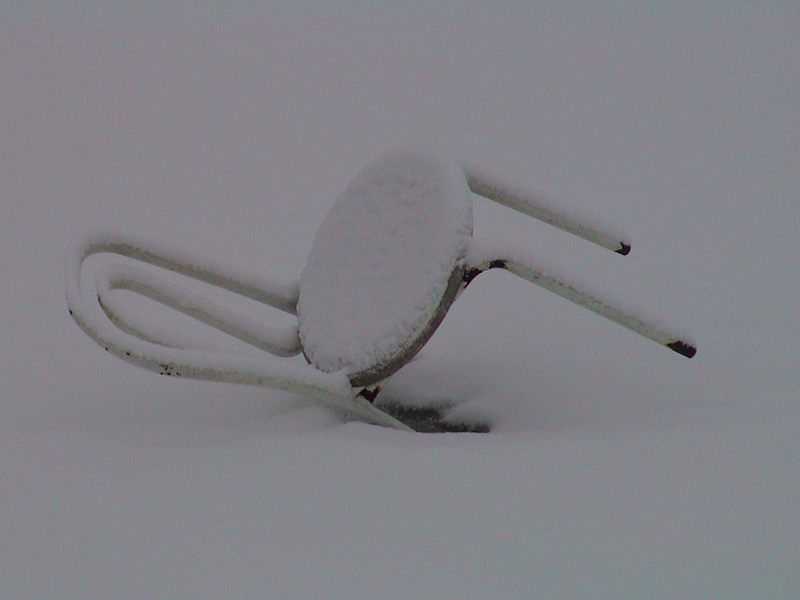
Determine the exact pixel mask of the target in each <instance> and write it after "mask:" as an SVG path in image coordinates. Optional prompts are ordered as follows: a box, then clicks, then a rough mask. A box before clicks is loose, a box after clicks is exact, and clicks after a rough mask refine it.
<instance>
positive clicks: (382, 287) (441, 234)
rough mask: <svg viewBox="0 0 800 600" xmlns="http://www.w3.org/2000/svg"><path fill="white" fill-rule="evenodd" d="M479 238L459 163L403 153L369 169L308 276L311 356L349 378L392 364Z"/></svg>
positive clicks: (415, 151) (325, 230)
mask: <svg viewBox="0 0 800 600" xmlns="http://www.w3.org/2000/svg"><path fill="white" fill-rule="evenodd" d="M471 235H472V200H471V198H470V193H469V188H468V187H467V182H466V177H465V175H464V172H463V170H462V169H461V167H460V166H459V165H458V164H457V163H455V162H454V161H451V160H449V159H447V158H443V157H442V156H441V155H440V154H439V153H437V152H435V151H431V150H428V149H421V148H409V147H404V148H400V149H397V150H394V151H392V152H390V153H389V154H387V155H385V156H383V157H381V158H379V159H377V160H375V161H374V162H372V163H371V164H369V165H368V166H367V167H366V168H365V169H364V170H363V171H361V173H359V174H358V176H356V178H355V179H354V180H353V181H352V182H351V183H350V185H349V186H348V188H347V189H346V190H345V191H344V193H343V194H341V195H340V196H339V197H338V198H337V199H336V202H335V203H334V205H333V207H332V208H331V210H330V212H329V213H328V214H327V215H326V217H325V219H324V220H323V222H322V224H321V226H320V228H319V231H318V232H317V235H316V237H315V239H314V245H313V247H312V250H311V253H310V255H309V257H308V262H307V263H306V266H305V268H304V270H303V272H302V274H301V277H300V295H299V301H298V304H297V315H298V320H299V333H300V339H301V341H302V345H303V351H304V353H305V355H306V357H307V358H308V360H309V361H310V362H311V363H312V364H313V365H315V366H316V367H318V368H319V369H322V370H323V371H337V370H340V369H343V370H345V371H346V372H347V373H350V374H354V373H359V372H362V371H365V370H367V369H371V368H374V367H376V366H381V365H383V364H386V363H387V362H388V361H390V360H391V358H392V357H393V356H394V355H395V353H397V352H398V351H399V350H401V349H402V348H403V346H404V344H405V343H406V342H407V341H408V340H409V339H410V338H412V337H413V336H414V334H415V333H416V332H418V331H419V330H420V329H421V328H423V327H424V326H425V325H426V324H427V323H428V321H429V320H430V319H431V317H432V316H433V313H434V312H435V309H436V307H437V306H438V304H439V302H440V300H441V298H442V296H443V294H444V291H445V289H446V286H447V281H448V278H449V277H450V275H451V273H452V272H453V270H454V269H455V268H456V267H457V266H458V265H459V264H460V263H461V262H463V260H464V257H465V255H466V252H467V245H468V241H469V237H470V236H471Z"/></svg>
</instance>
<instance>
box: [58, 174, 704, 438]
mask: <svg viewBox="0 0 800 600" xmlns="http://www.w3.org/2000/svg"><path fill="white" fill-rule="evenodd" d="M464 168H465V173H466V176H467V183H468V185H469V187H470V189H471V190H472V191H473V192H474V193H475V194H478V195H480V196H483V197H485V198H488V199H490V200H493V201H495V202H498V203H500V204H503V205H505V206H508V207H510V208H514V209H515V210H518V211H520V212H522V213H524V214H526V215H529V216H531V217H534V218H536V219H539V220H541V221H544V222H546V223H549V224H551V225H554V226H555V227H559V228H560V229H563V230H565V231H568V232H569V233H572V234H574V235H577V236H578V237H581V238H583V239H586V240H588V241H591V242H593V243H595V244H598V245H600V246H602V247H605V248H608V249H609V250H612V251H614V252H617V253H619V254H623V255H624V254H627V253H628V251H629V250H630V245H629V244H627V243H625V242H624V241H622V240H619V239H617V238H615V237H614V236H611V235H608V234H606V233H603V232H600V231H598V230H597V229H596V228H594V227H591V226H587V225H584V224H581V223H579V222H578V221H577V220H575V219H572V218H569V217H566V216H564V215H562V214H559V213H557V212H554V211H553V210H552V209H550V208H548V207H545V206H543V205H541V203H539V202H537V199H536V198H534V197H532V196H530V195H528V194H526V193H524V192H521V191H520V190H516V189H513V188H509V187H507V186H505V185H503V184H502V182H498V181H497V180H495V179H494V178H492V177H491V176H487V175H486V174H484V173H482V172H481V171H480V169H477V168H475V167H470V166H465V167H464ZM98 253H112V254H117V255H122V256H124V257H127V258H130V259H134V260H136V261H139V262H143V263H147V264H150V265H153V266H156V267H160V268H161V269H166V270H169V271H173V272H175V273H180V274H182V275H185V276H188V277H190V278H193V279H195V280H198V281H202V282H205V283H207V284H210V285H212V286H215V287H218V288H222V289H225V290H228V291H230V292H233V293H234V294H238V295H241V296H243V297H246V298H250V299H252V300H255V301H257V302H260V303H263V304H266V305H268V306H272V307H274V308H277V309H279V310H282V311H284V312H286V313H289V314H296V311H295V307H296V304H297V298H298V283H297V282H288V283H287V282H278V281H271V280H267V279H264V278H260V277H253V276H251V275H249V274H245V273H242V272H235V271H234V270H232V269H230V268H227V267H221V266H220V265H217V264H215V263H213V262H210V261H204V260H198V259H197V258H195V257H192V256H189V255H187V254H184V253H182V252H180V251H177V250H174V249H168V248H164V247H161V246H159V247H155V246H154V245H152V244H147V243H144V242H142V241H141V240H137V239H134V238H132V237H130V236H128V235H124V234H109V235H102V236H93V237H91V238H88V239H86V240H83V241H82V242H80V243H78V244H76V245H75V246H74V247H73V248H72V249H71V250H70V252H69V253H68V256H67V259H66V269H65V271H66V294H67V306H68V308H69V312H70V314H71V315H72V318H73V319H74V320H75V322H76V323H77V324H78V325H79V326H80V327H81V329H83V331H84V332H86V333H87V334H88V335H89V336H90V337H91V338H92V339H93V340H94V341H95V342H97V343H98V344H99V345H100V346H102V347H103V348H105V349H106V350H107V351H109V352H111V353H112V354H114V355H115V356H117V357H119V358H121V359H122V360H125V361H127V362H129V363H132V364H134V365H137V366H139V367H143V368H145V369H148V370H150V371H154V372H156V373H159V374H162V375H168V376H173V377H187V378H190V379H201V380H207V381H221V382H228V383H240V384H247V385H256V386H263V387H269V388H275V389H281V390H286V391H290V392H295V393H298V394H300V395H302V396H305V397H308V398H310V399H312V400H314V401H316V402H318V403H320V404H323V405H327V406H330V407H334V408H338V409H344V410H346V411H348V412H349V413H351V414H353V415H355V416H357V417H358V418H360V419H363V420H364V421H367V422H370V423H374V424H379V425H384V426H388V427H394V428H397V429H403V430H408V429H409V427H408V426H407V425H405V424H404V423H401V422H400V421H398V420H397V419H395V418H394V417H392V416H390V415H388V414H386V413H384V412H383V411H381V410H379V409H378V408H376V407H375V406H374V405H373V404H372V403H371V402H370V401H368V400H367V399H366V398H365V397H364V396H369V394H368V393H365V394H364V396H362V395H359V394H362V393H363V392H365V391H369V390H366V388H365V387H364V385H367V384H364V385H353V384H352V383H351V380H350V379H349V378H348V376H347V374H346V373H344V372H343V371H342V372H337V373H324V372H322V371H320V370H318V369H316V368H315V367H313V366H311V365H305V366H298V365H296V364H288V363H286V362H285V361H278V360H272V359H267V360H264V359H257V358H254V357H251V356H246V355H241V354H232V353H228V352H216V351H209V350H195V349H191V348H188V347H185V345H183V344H182V343H181V342H180V341H176V340H174V339H171V338H170V337H169V336H165V335H164V334H163V332H161V331H160V330H159V329H158V328H156V327H153V326H147V325H146V324H142V323H135V322H134V321H133V320H132V319H130V318H129V317H128V316H126V315H125V310H124V308H123V306H122V305H121V304H120V303H119V300H118V298H116V297H115V295H114V294H113V293H112V292H113V290H115V289H124V290H128V291H131V292H134V293H137V294H140V295H143V296H146V297H148V298H150V299H152V300H154V301H156V302H159V303H161V304H163V305H165V306H168V307H170V308H172V309H174V310H177V311H179V312H181V313H183V314H186V315H188V316H190V317H193V318H195V319H197V320H199V321H201V322H203V323H206V324H208V325H210V326H211V327H214V328H216V329H218V330H219V331H222V332H224V333H226V334H228V335H230V336H232V337H234V338H237V339H239V340H242V341H244V342H246V343H247V344H250V345H251V346H254V347H256V348H258V349H260V350H263V351H265V352H268V353H270V354H274V355H277V356H282V357H287V356H293V355H296V354H298V353H300V352H301V350H302V348H301V344H300V339H299V337H298V334H297V327H296V326H292V327H287V328H283V329H278V328H274V327H269V326H265V325H263V324H262V323H260V322H257V321H254V320H253V319H250V318H248V317H246V316H244V315H241V314H239V313H237V312H235V311H233V310H231V309H229V308H227V307H225V306H222V305H220V304H218V303H215V302H212V301H210V300H208V299H206V298H204V297H202V296H201V295H200V294H198V293H196V292H194V291H193V290H190V289H189V288H186V287H185V286H181V285H178V284H177V283H175V282H173V281H170V280H169V279H166V278H165V277H163V275H159V274H157V273H155V272H153V271H151V270H143V269H140V268H137V267H134V266H133V265H130V264H122V265H110V266H106V267H105V268H101V269H99V270H98V271H97V272H96V274H95V287H96V299H97V304H94V302H89V301H87V299H86V298H85V297H84V295H83V292H82V289H81V271H82V265H83V262H84V260H85V259H86V258H87V257H89V256H90V255H93V254H98ZM454 268H455V270H454V273H456V272H457V273H460V274H463V282H462V283H461V284H460V286H461V287H460V289H463V287H466V285H468V284H469V282H470V281H471V280H472V279H473V278H474V277H475V276H476V275H478V274H479V273H482V272H484V271H486V270H488V269H491V268H503V269H506V270H507V271H509V272H511V273H514V274H515V275H517V276H519V277H522V278H523V279H526V280H528V281H530V282H532V283H535V284H537V285H539V286H541V287H543V288H545V289H547V290H550V291H551V292H554V293H556V294H558V295H559V296H561V297H563V298H566V299H567V300H569V301H571V302H574V303H576V304H578V305H580V306H583V307H584V308H587V309H588V310H590V311H592V312H594V313H596V314H599V315H601V316H604V317H606V318H607V319H610V320H611V321H614V322H615V323H618V324H620V325H622V326H623V327H626V328H628V329H630V330H632V331H634V332H636V333H638V334H640V335H642V336H644V337H646V338H648V339H650V340H653V341H655V342H656V343H658V344H661V345H663V346H667V347H669V348H671V349H672V350H674V351H676V352H678V353H680V354H682V355H684V356H687V357H689V358H691V357H692V356H694V354H695V352H696V349H695V348H694V346H693V345H692V344H690V343H689V342H687V341H685V340H682V339H681V338H680V337H678V336H675V335H672V334H670V333H667V332H665V331H662V330H661V329H659V328H657V327H655V326H654V325H652V324H650V323H647V322H646V321H644V320H642V319H639V318H637V317H634V316H632V315H630V314H628V313H626V312H625V311H623V310H621V309H619V308H616V307H614V306H611V305H610V304H608V303H605V302H602V301H600V300H598V299H597V298H595V297H594V296H592V295H591V294H589V293H587V292H584V291H580V290H578V289H576V288H575V287H573V286H571V285H568V284H566V283H564V282H562V281H560V280H559V279H558V278H555V277H552V276H550V275H548V274H546V273H545V272H544V271H543V270H542V269H540V268H538V267H537V266H536V265H535V264H534V260H533V259H532V258H531V257H530V256H529V255H528V254H527V253H526V252H525V251H524V250H522V249H519V248H515V247H513V246H511V245H509V244H505V243H492V242H488V241H485V240H475V239H473V240H470V246H469V252H468V254H467V256H466V257H465V259H464V261H463V263H459V264H457V265H455V267H454ZM451 279H452V277H451ZM454 299H455V294H450V295H449V296H448V297H446V298H443V299H442V300H441V303H440V309H439V310H438V311H437V312H436V314H434V316H433V318H432V319H431V324H429V326H428V327H429V329H431V331H429V332H428V333H427V335H426V336H425V338H424V339H425V340H427V337H428V336H429V335H430V333H432V330H433V329H435V327H436V326H437V325H438V323H439V322H440V321H441V319H442V318H443V316H444V313H446V312H447V310H448V309H449V307H450V305H451V303H452V302H453V300H454ZM418 349H419V348H416V347H415V348H414V349H413V351H412V352H408V353H404V354H403V355H402V356H400V357H398V361H400V362H399V364H397V365H393V366H392V368H390V369H389V371H391V372H394V371H395V370H396V369H397V368H400V366H402V364H405V362H407V361H408V360H410V359H411V357H413V355H414V354H415V353H416V351H418ZM379 384H380V382H375V383H374V384H369V387H370V390H372V389H374V388H375V387H377V386H379ZM373 399H374V398H373Z"/></svg>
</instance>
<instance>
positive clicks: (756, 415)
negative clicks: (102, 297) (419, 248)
mask: <svg viewBox="0 0 800 600" xmlns="http://www.w3.org/2000/svg"><path fill="white" fill-rule="evenodd" d="M427 4H428V3H408V4H406V5H405V6H402V7H400V6H398V7H395V8H374V7H373V6H372V5H371V4H369V3H359V2H344V3H337V5H336V6H337V8H335V9H333V8H321V7H320V6H318V5H317V3H309V4H303V5H300V4H298V3H284V4H271V5H270V8H255V7H254V6H251V7H250V8H249V9H245V8H242V7H239V8H232V7H227V5H225V7H222V6H217V7H214V6H208V5H205V4H203V5H202V6H200V7H198V6H195V5H190V4H188V3H186V4H183V3H176V4H170V5H169V7H168V8H164V7H161V6H159V5H157V4H155V3H153V4H148V5H144V6H145V7H144V8H142V6H143V5H142V4H140V3H131V4H130V5H129V6H128V8H119V7H115V8H104V7H99V6H83V7H75V6H74V5H70V6H72V8H66V5H62V6H61V7H60V8H50V7H47V6H45V5H42V4H32V3H13V2H0V124H2V127H1V128H0V173H2V176H1V177H0V218H2V230H0V232H1V235H0V277H2V281H3V286H2V287H3V292H2V293H1V294H0V339H1V340H2V344H0V486H1V487H0V597H2V598H34V597H36V598H40V597H48V598H220V597H231V598H238V597H248V598H255V597H258V598H428V597H430V598H556V597H557V598H572V597H575V598H619V597H635V598H643V597H647V598H653V597H661V598H676V597H682V598H689V597H691V598H703V597H708V598H736V597H741V598H796V597H798V595H800V499H799V498H798V496H800V434H798V431H800V397H799V396H800V395H799V394H798V387H799V386H798V383H800V373H798V371H799V370H800V369H798V362H799V361H798V358H800V304H798V298H797V290H798V289H799V288H800V275H798V272H799V271H798V258H797V257H798V250H800V242H798V234H799V233H800V198H799V195H798V190H800V169H799V168H798V164H800V144H798V140H800V119H798V107H799V106H800V59H798V56H800V55H799V54H798V51H800V42H798V40H800V10H798V7H797V5H795V4H793V3H788V2H787V3H777V2H776V3H772V4H769V5H768V4H766V3H753V5H752V6H747V5H744V3H742V5H734V4H725V5H722V4H717V3H710V2H709V3H693V4H691V5H687V6H683V7H679V8H663V7H662V8H659V9H658V10H653V9H652V8H644V5H642V6H641V7H638V8H637V7H634V6H631V5H630V4H629V3H622V4H620V5H615V4H606V5H604V8H602V9H601V8H595V9H591V8H579V7H578V5H562V4H544V5H541V6H538V7H531V6H528V3H519V4H516V5H514V7H511V6H506V5H505V4H502V5H501V4H499V3H483V4H485V6H484V5H483V4H471V3H460V2H443V3H436V6H435V7H434V8H432V7H429V6H428V5H427ZM408 142H421V143H438V144H440V145H442V146H445V147H447V148H450V149H451V150H452V152H453V153H454V154H456V155H458V156H460V157H462V158H463V160H466V161H470V162H473V163H477V164H479V165H482V166H485V167H486V168H487V169H490V170H491V171H492V172H495V173H500V174H504V175H505V176H507V177H508V178H509V179H510V180H513V181H516V182H519V183H520V184H522V185H525V186H527V187H532V188H534V189H539V190H543V191H545V192H548V193H550V194H551V195H552V196H553V197H554V202H557V203H559V204H560V205H561V206H563V207H565V209H566V210H568V211H571V212H576V213H579V214H584V215H588V216H589V217H591V218H596V219H597V220H598V221H599V222H601V223H607V224H609V225H610V226H611V228H612V229H618V230H621V231H623V232H625V233H626V234H627V235H628V236H629V237H630V239H631V240H632V243H633V251H632V252H631V254H630V256H627V257H624V258H623V257H620V256H618V255H614V254H612V253H609V252H606V251H603V250H600V249H597V248H595V247H593V246H592V245H590V244H587V243H585V242H582V241H580V240H577V239H575V238H573V237H571V236H568V235H566V234H563V233H561V232H558V231H555V230H552V229H551V228H548V227H547V226H545V225H542V224H540V223H536V222H533V221H532V220H530V219H527V218H524V217H521V216H520V215H519V214H518V213H515V212H513V211H510V210H508V209H504V208H502V207H499V206H496V205H491V204H490V203H488V202H486V201H481V200H478V199H476V202H475V232H476V235H481V236H483V237H493V238H501V239H507V240H510V241H511V242H513V243H515V244H517V245H521V246H524V247H527V248H529V249H531V251H532V252H535V253H536V254H537V255H538V256H540V257H541V259H542V262H543V263H544V264H553V265H556V266H557V267H558V269H559V271H561V272H564V271H566V272H568V273H570V275H571V276H572V277H573V278H574V279H575V280H576V281H581V282H583V283H584V284H585V285H587V286H588V287H589V288H590V289H593V290H596V291H598V292H600V293H602V294H603V295H605V296H608V297H610V298H614V299H618V300H619V301H620V302H622V303H623V304H625V305H629V306H633V307H636V308H637V309H639V310H640V312H642V313H644V314H646V315H650V316H652V317H653V318H655V319H656V320H658V321H660V322H663V323H665V324H666V325H668V326H675V327H678V328H679V329H681V330H686V331H688V332H690V334H691V336H692V338H693V339H694V340H695V341H696V342H697V343H698V346H699V349H700V351H699V353H698V355H697V357H696V358H694V359H693V360H691V361H689V360H686V359H685V358H682V357H680V356H678V355H676V354H673V353H671V352H669V351H667V350H664V349H662V348H660V347H658V346H656V345H655V344H652V343H651V342H649V341H647V340H644V339H640V338H639V337H638V336H636V335H635V334H632V333H629V332H627V331H626V330H623V329H621V328H620V327H618V326H615V325H613V324H611V323H608V322H606V321H604V320H603V319H601V318H599V317H596V316H594V315H592V314H590V313H588V312H586V311H584V310H582V309H581V308H579V307H576V306H574V305H572V304H569V303H567V302H566V301H564V300H562V299H560V298H557V297H555V296H553V295H552V294H548V293H547V292H545V291H543V290H540V289H538V288H536V287H534V286H532V285H530V284H529V283H526V282H525V281H522V280H520V279H518V278H515V277H513V276H511V275H509V274H507V273H503V272H493V273H490V274H486V275H483V276H482V277H480V278H478V279H477V280H476V281H475V282H474V283H473V284H472V285H471V286H470V288H469V290H467V292H466V293H465V294H464V295H463V297H461V298H460V299H459V300H458V302H457V303H456V304H455V305H454V307H453V309H452V310H451V311H450V313H449V314H448V316H447V318H446V319H445V321H444V324H443V325H442V326H441V328H440V329H439V331H437V333H436V334H435V336H434V337H433V338H432V340H431V342H430V343H429V344H428V346H426V348H425V349H424V350H423V352H422V354H421V355H420V357H419V359H418V360H416V361H415V362H413V363H412V364H410V365H408V366H407V367H405V368H404V369H403V370H402V371H400V373H399V374H398V375H397V376H396V378H395V379H394V380H392V382H391V384H390V386H389V388H388V389H387V391H386V396H387V397H388V398H390V399H394V400H397V401H398V402H401V401H403V402H416V403H422V404H426V403H427V404H442V403H452V404H458V407H457V408H456V409H455V411H456V413H457V414H460V415H462V416H464V417H468V416H469V417H478V418H481V419H485V420H488V421H490V422H491V423H492V424H493V431H492V432H491V433H489V434H439V435H436V434H409V433H403V432H397V431H392V430H387V429H382V428H378V427H373V426H369V425H365V424H362V423H355V422H350V423H345V422H343V421H342V419H341V418H339V417H338V416H336V415H333V414H331V413H330V412H328V411H326V410H324V409H322V408H319V407H316V406H313V405H310V404H308V403H305V402H304V401H302V400H301V399H298V398H297V397H294V396H291V395H289V394H285V393H279V392H274V391H269V390H263V389H255V388H248V387H239V386H225V385H221V384H207V383H199V382H192V381H178V380H174V379H170V378H163V377H157V376H155V375H153V374H151V373H148V372H145V371H141V370H138V369H135V368H134V367H131V366H130V365H127V364H125V363H123V362H121V361H118V360H116V359H115V358H113V357H111V356H109V355H108V354H106V353H104V352H103V351H102V350H101V349H99V348H98V347H97V346H96V345H95V344H94V343H93V342H92V341H91V340H89V339H88V338H87V337H86V336H85V335H83V333H81V331H80V330H79V329H78V327H76V326H75V324H74V323H73V322H72V321H71V320H70V318H69V316H68V315H67V312H66V308H65V305H64V298H63V296H64V292H63V277H62V262H63V255H64V252H65V250H66V248H67V246H68V244H69V241H70V240H72V239H74V238H76V237H77V236H80V235H82V234H85V233H87V232H91V231H95V230H100V229H104V228H112V229H114V230H128V231H130V232H131V233H136V234H146V235H147V236H148V237H153V238H156V239H164V240H168V241H169V242H170V244H171V245H175V246H178V247H181V248H185V249H186V250H187V251H190V252H193V253H195V254H200V255H208V256H215V257H217V258H219V260H222V261H227V262H230V263H231V264H235V265H238V266H241V267H242V268H247V269H249V270H252V271H256V272H258V271H263V272H264V273H268V274H271V275H275V276H276V277H279V278H292V277H296V276H297V275H298V274H299V273H300V271H301V270H302V268H303V265H304V263H305V257H306V256H307V254H308V252H309V250H310V248H311V242H312V240H313V236H314V232H315V231H316V229H317V227H318V226H319V224H320V222H321V220H322V217H323V216H324V214H325V212H326V211H327V209H328V208H329V207H330V205H331V203H332V202H333V199H334V198H335V197H336V196H337V195H338V194H339V193H340V192H341V191H342V190H343V189H344V188H345V187H346V185H347V184H348V182H349V181H350V179H351V178H352V177H353V176H354V175H355V174H356V173H357V172H358V170H359V169H361V168H362V167H363V166H364V165H365V164H366V163H367V162H369V161H370V160H371V159H372V158H374V157H376V156H378V155H379V154H381V153H383V152H385V151H386V150H388V149H389V148H392V147H394V146H397V145H400V144H404V143H408ZM128 301H129V302H130V305H131V308H133V309H134V310H137V311H139V314H140V315H142V316H146V317H147V318H151V319H156V320H159V319H160V320H161V321H164V320H165V319H167V317H166V315H165V314H163V311H161V310H160V309H159V310H156V307H154V306H152V305H151V304H148V303H147V302H146V301H140V300H139V299H137V298H129V299H128ZM263 317H264V318H265V320H269V321H271V322H274V323H275V324H276V325H281V324H288V323H289V322H291V320H290V319H288V317H287V316H286V315H282V314H280V313H278V312H277V311H274V312H273V311H267V312H265V314H264V315H263ZM174 327H175V328H178V329H180V330H182V331H184V332H185V334H186V335H191V336H194V337H197V338H200V339H201V340H203V341H213V342H214V343H218V344H222V345H227V344H229V343H230V342H228V341H226V340H219V339H217V338H216V337H214V336H213V335H212V334H211V333H209V332H208V331H206V330H205V329H202V328H200V327H195V326H193V325H192V324H191V323H189V322H188V321H187V320H184V319H177V318H176V319H174Z"/></svg>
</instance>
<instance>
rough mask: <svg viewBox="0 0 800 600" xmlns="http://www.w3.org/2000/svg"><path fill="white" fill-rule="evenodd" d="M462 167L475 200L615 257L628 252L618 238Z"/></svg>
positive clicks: (524, 192) (469, 167)
mask: <svg viewBox="0 0 800 600" xmlns="http://www.w3.org/2000/svg"><path fill="white" fill-rule="evenodd" d="M462 167H463V169H464V172H465V174H466V176H467V185H468V186H469V189H470V190H471V191H472V193H474V194H477V195H478V196H482V197H484V198H486V199H488V200H492V201H494V202H497V203H498V204H502V205H503V206H507V207H509V208H513V209H514V210H517V211H519V212H521V213H523V214H525V215H528V216H529V217H533V218H534V219H538V220H539V221H542V222H543V223H548V224H549V225H552V226H553V227H558V228H559V229H561V230H563V231H566V232H568V233H571V234H573V235H576V236H578V237H579V238H582V239H584V240H587V241H589V242H592V243H594V244H597V245H599V246H603V247H604V248H608V249H609V250H611V251H612V252H616V253H617V254H622V255H623V256H624V255H626V254H628V252H630V250H631V246H630V244H628V243H626V242H624V241H622V240H621V239H620V236H614V235H611V234H609V233H605V232H602V231H599V230H598V229H597V228H596V227H594V226H589V225H586V224H584V223H581V222H580V220H579V219H577V218H574V217H570V216H567V215H565V214H563V213H561V212H559V211H556V210H555V209H553V208H550V207H549V206H546V204H547V202H546V201H545V200H544V199H542V198H540V197H538V196H537V195H535V194H532V193H531V192H530V191H528V190H524V189H521V188H517V187H514V186H511V185H508V184H505V183H503V182H501V181H499V180H498V179H496V178H495V177H493V176H492V175H490V174H489V173H486V172H485V171H484V170H483V169H481V168H479V167H477V166H474V165H469V164H465V165H463V166H462Z"/></svg>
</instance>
